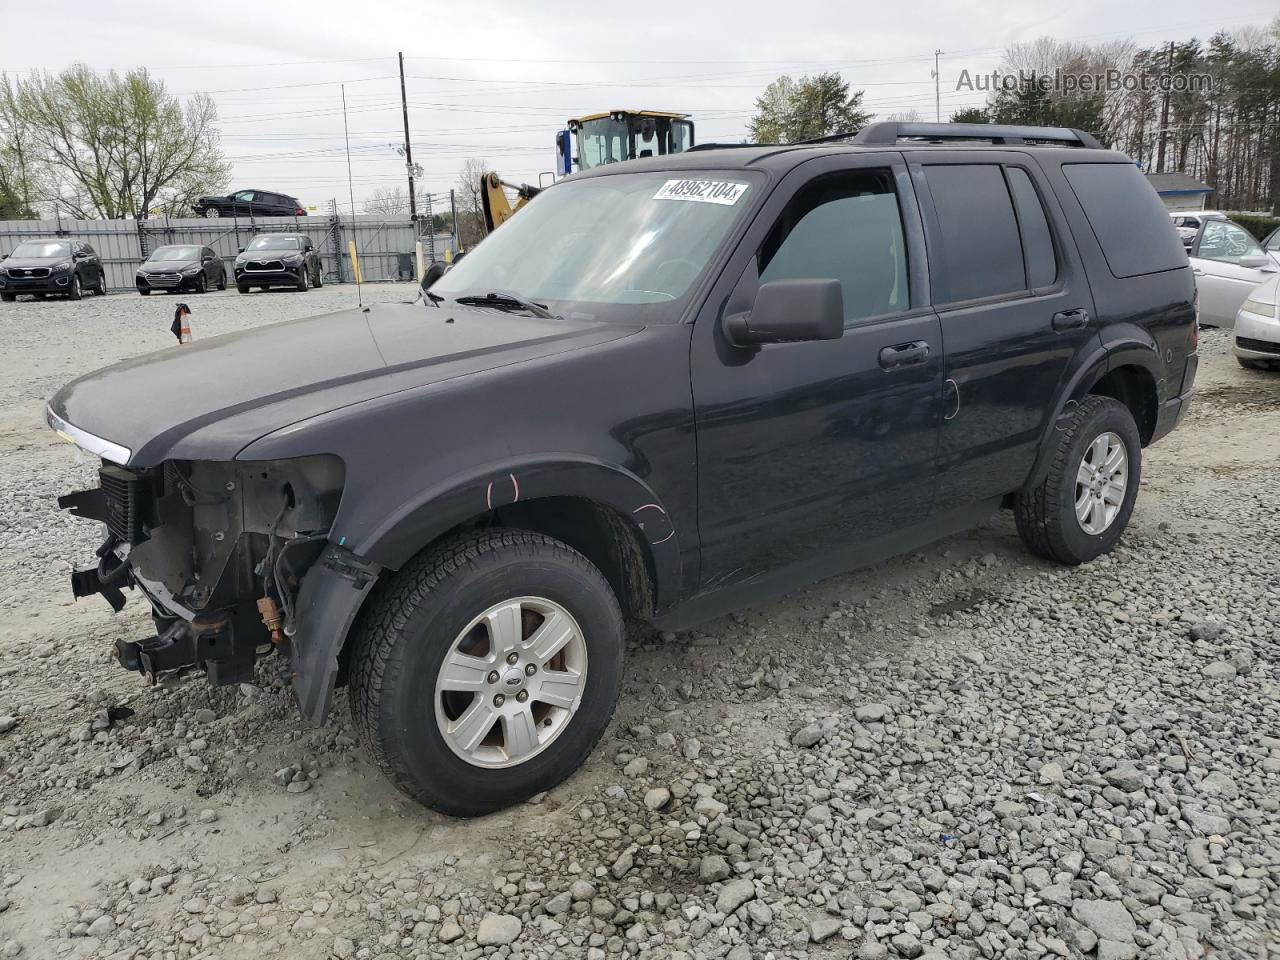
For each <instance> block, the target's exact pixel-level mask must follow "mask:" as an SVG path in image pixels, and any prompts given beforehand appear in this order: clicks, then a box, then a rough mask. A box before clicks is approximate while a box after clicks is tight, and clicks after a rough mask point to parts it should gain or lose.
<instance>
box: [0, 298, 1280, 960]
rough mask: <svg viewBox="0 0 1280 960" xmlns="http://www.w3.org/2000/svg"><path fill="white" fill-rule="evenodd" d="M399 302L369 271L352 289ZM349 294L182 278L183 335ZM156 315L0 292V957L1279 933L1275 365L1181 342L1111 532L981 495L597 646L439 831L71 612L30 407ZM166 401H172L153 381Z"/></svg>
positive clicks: (1021, 950) (1217, 953)
mask: <svg viewBox="0 0 1280 960" xmlns="http://www.w3.org/2000/svg"><path fill="white" fill-rule="evenodd" d="M407 290H408V288H406V287H403V286H400V287H396V286H370V287H366V289H365V296H366V298H367V299H379V300H384V299H391V300H395V299H405V298H406V297H407V296H408V293H407V292H406V291H407ZM353 298H354V291H352V290H351V289H349V288H336V287H325V288H324V289H323V290H320V291H313V292H311V293H307V294H294V293H280V294H269V295H254V296H250V297H240V296H238V295H236V294H235V293H229V294H209V295H206V296H204V297H199V298H197V297H191V298H189V302H191V305H192V306H193V308H194V311H195V312H194V314H193V316H192V321H193V325H194V328H195V333H196V336H197V337H198V338H199V337H204V336H208V335H212V334H213V333H217V332H223V331H227V330H233V329H239V328H242V327H245V326H250V325H254V324H260V323H267V322H272V321H275V320H279V319H285V318H288V317H295V316H300V315H304V314H306V313H313V312H319V311H321V310H323V309H328V308H339V307H342V306H346V305H348V304H350V303H351V302H352V300H353ZM171 314H172V300H171V299H169V298H156V297H152V298H150V299H147V300H143V299H142V298H139V297H129V296H116V297H108V298H105V299H90V300H86V301H82V302H81V303H78V304H72V303H55V302H52V301H51V302H46V303H18V304H6V305H4V306H3V307H0V331H2V332H3V337H4V341H5V351H4V354H3V357H0V370H2V371H3V376H2V377H0V391H3V394H2V397H3V400H4V401H6V402H4V403H3V404H0V443H3V447H4V457H3V460H0V502H3V505H4V506H3V510H0V544H2V545H3V549H2V550H0V582H2V583H3V584H4V587H3V591H2V592H0V610H3V613H4V614H5V616H4V618H3V622H2V624H0V958H2V957H16V956H22V957H80V956H86V957H89V956H93V957H112V958H122V960H141V958H148V960H150V958H156V960H178V958H184V960H185V958H204V957H219V958H227V960H231V958H251V957H253V958H256V957H262V956H281V957H307V958H310V957H316V958H326V957H331V956H333V957H338V958H342V960H346V958H349V957H357V958H382V960H397V958H398V960H410V958H419V957H455V956H462V957H479V956H496V957H513V958H514V957H526V958H533V957H556V958H561V957H564V958H573V957H590V958H605V957H615V956H616V957H624V956H634V957H642V958H664V960H665V958H689V957H707V958H711V957H728V958H731V960H747V958H755V957H761V958H770V957H773V958H783V957H795V958H799V957H810V958H834V957H842V958H843V957H859V958H878V957H906V958H914V957H919V956H925V957H933V958H940V957H948V958H950V957H956V958H976V957H1008V958H1034V957H1051V956H1063V957H1077V956H1088V957H1097V958H1099V960H1119V958H1132V957H1143V958H1147V957H1174V958H1193V957H1205V956H1212V957H1249V958H1257V957H1270V958H1277V957H1280V703H1278V700H1277V693H1278V691H1280V687H1278V680H1280V666H1278V656H1280V654H1278V650H1280V648H1278V646H1277V641H1278V640H1280V613H1278V612H1277V611H1280V562H1278V561H1277V541H1278V539H1280V528H1278V527H1277V523H1276V517H1277V516H1278V515H1280V467H1278V466H1277V463H1278V462H1280V461H1278V460H1277V455H1278V454H1280V374H1262V373H1254V372H1249V371H1243V370H1241V369H1239V368H1238V367H1237V366H1236V364H1235V363H1234V361H1233V360H1232V359H1231V357H1230V355H1229V353H1228V345H1229V339H1228V336H1227V335H1226V334H1225V333H1222V332H1219V331H1205V333H1204V334H1203V336H1202V340H1201V352H1202V355H1203V360H1202V367H1201V375H1200V383H1199V386H1200V387H1201V393H1200V397H1199V399H1198V401H1197V403H1196V405H1195V406H1194V408H1193V410H1192V413H1191V414H1190V416H1189V418H1188V420H1187V421H1186V422H1185V423H1184V425H1183V426H1182V427H1181V428H1180V429H1179V430H1178V431H1176V432H1175V433H1174V434H1173V435H1172V436H1171V437H1170V438H1168V439H1167V440H1165V441H1163V442H1162V443H1161V444H1159V445H1157V446H1156V447H1155V448H1153V449H1152V450H1150V451H1149V452H1148V454H1147V458H1146V465H1145V469H1144V480H1143V486H1144V489H1143V492H1142V496H1141V497H1140V499H1139V501H1138V507H1137V510H1136V512H1135V514H1134V521H1133V524H1132V526H1131V527H1130V531H1129V533H1128V534H1127V536H1126V537H1125V539H1124V541H1123V543H1122V545H1121V547H1120V548H1119V549H1118V550H1117V551H1116V552H1115V553H1114V554H1112V555H1111V556H1109V557H1105V558H1103V559H1101V560H1099V561H1096V562H1095V563H1092V564H1090V565H1088V566H1085V567H1081V568H1077V569H1072V570H1067V569H1063V568H1060V567H1054V566H1051V565H1048V564H1045V563H1041V562H1039V561H1035V560H1032V559H1030V558H1029V557H1028V556H1027V554H1026V553H1025V552H1024V551H1023V550H1022V548H1021V547H1020V545H1019V543H1018V540H1017V537H1016V535H1015V533H1014V531H1013V526H1012V523H1011V522H1010V521H1009V519H1008V518H1001V519H999V520H998V521H996V522H994V523H992V524H990V525H988V526H986V527H984V528H982V529H979V530H976V531H973V532H971V533H969V534H966V535H964V536H961V537H957V538H953V539H951V540H949V541H946V542H943V543H941V544H938V545H935V546H933V547H930V548H928V549H926V550H923V551H921V552H918V553H916V554H913V555H910V556H907V557H903V558H900V559H898V560H896V561H894V562H892V563H888V564H885V565H884V566H882V567H879V568H877V569H875V570H872V571H868V572H864V573H861V574H858V575H856V576H848V577H842V578H837V579H834V580H830V581H827V582H825V583H823V584H821V585H819V586H817V587H814V588H812V589H810V590H808V591H805V592H803V593H800V594H797V595H795V596H792V597H790V598H788V599H786V600H784V601H781V602H778V603H774V604H771V605H768V606H766V607H763V608H760V609H758V610H755V611H752V612H750V613H747V614H744V615H739V616H736V617H732V618H727V619H725V620H723V621H721V622H718V623H716V624H713V625H710V626H709V627H707V628H706V629H704V630H701V631H698V632H694V633H690V634H682V635H679V636H676V637H671V636H661V637H660V636H656V635H654V634H653V633H652V631H651V630H649V629H648V628H645V627H640V626H637V627H634V628H633V629H632V630H631V631H630V637H629V649H628V658H629V661H628V667H627V680H626V684H625V687H624V691H623V698H622V703H621V705H620V707H619V711H618V715H617V718H616V720H615V722H614V724H613V726H612V727H611V728H610V730H609V732H608V733H607V734H606V735H605V738H604V740H603V741H602V742H601V745H600V747H599V748H598V749H597V750H596V752H595V753H594V755H593V756H592V758H591V759H590V760H589V762H588V764H587V765H586V767H585V768H584V769H583V770H582V771H581V772H580V773H579V774H577V775H576V776H574V777H573V778H572V779H570V780H569V781H568V782H567V783H565V784H563V785H562V786H560V787H558V788H557V789H556V790H554V791H552V792H551V793H550V794H548V795H546V796H545V797H542V798H538V800H537V801H535V802H532V803H529V804H526V805H524V806H522V807H519V808H516V809H513V810H510V811H507V812H504V813H501V814H497V815H494V816H490V817H487V818H484V819H482V820H475V821H467V822H464V821H455V820H448V819H446V818H443V817H440V816H438V815H435V814H432V813H429V812H426V811H423V810H422V809H420V808H418V807H416V806H415V805H413V804H412V803H410V802H409V801H407V800H405V799H403V798H402V797H400V796H399V795H398V794H396V793H395V792H394V790H392V789H391V788H390V787H389V786H388V785H387V784H386V782H385V781H384V780H383V779H382V778H381V777H380V776H379V774H378V773H377V771H376V770H375V769H374V768H373V767H372V766H371V765H370V764H369V762H368V761H367V759H366V758H365V757H364V755H363V754H362V752H361V750H360V749H359V748H358V746H357V745H356V742H355V736H354V734H353V731H352V729H351V727H350V724H349V723H348V722H347V721H346V711H345V704H344V703H339V710H338V714H337V719H336V722H334V723H331V724H330V725H329V726H328V727H326V728H324V729H322V730H311V729H308V728H306V727H304V726H303V725H302V724H301V723H300V722H299V721H298V719H297V718H296V716H295V714H294V712H293V707H292V704H291V702H290V700H289V698H288V695H287V693H286V692H285V690H284V689H283V688H282V687H281V685H280V683H279V681H278V679H276V678H275V677H274V676H273V673H272V670H271V669H270V667H271V665H265V666H264V668H263V669H262V670H261V671H260V673H259V677H258V683H256V684H254V685H244V686H241V687H238V688H232V689H224V690H211V689H209V688H208V687H207V686H206V685H205V684H204V683H203V681H200V680H194V681H186V680H183V681H173V682H169V683H162V684H161V685H159V686H158V687H154V688H152V687H148V686H145V685H144V684H143V683H142V682H140V681H139V680H138V679H137V678H136V677H134V676H131V675H127V674H125V673H123V672H122V671H120V670H119V669H118V668H117V667H116V666H115V665H114V662H113V661H112V659H111V656H110V645H111V641H112V640H113V639H115V638H116V637H118V636H137V635H140V634H142V633H143V632H145V630H146V622H145V617H144V612H143V611H142V610H141V609H140V608H139V605H138V604H137V603H136V602H133V603H131V604H130V605H129V606H128V607H126V609H125V611H124V612H123V613H122V614H120V615H119V616H115V617H113V616H111V615H110V612H109V610H108V609H107V607H106V605H105V604H102V603H98V602H84V603H80V604H75V603H73V602H72V601H71V599H70V596H69V592H68V591H67V589H66V583H65V577H66V573H67V571H68V570H69V569H70V568H71V566H72V564H73V563H75V562H78V561H82V560H83V559H84V558H85V557H86V556H88V551H90V550H91V549H92V547H93V546H94V544H95V535H96V530H94V529H93V525H91V524H84V523H81V522H77V521H72V520H69V519H66V518H63V517H60V516H59V515H58V513H57V511H56V509H55V507H54V504H53V498H54V497H55V496H56V495H57V494H59V493H61V492H65V491H67V490H70V489H73V488H75V487H76V486H77V484H83V483H85V482H89V481H87V480H86V478H89V477H91V474H92V465H91V464H88V463H77V462H76V460H75V455H74V451H73V450H72V449H71V448H69V447H66V446H65V445H63V444H61V443H59V442H58V441H56V439H55V438H53V436H52V434H50V433H49V432H48V430H46V429H45V428H44V427H43V425H42V423H41V418H40V411H41V403H42V400H43V398H44V397H46V396H47V395H48V394H50V393H51V392H52V391H53V390H54V389H56V387H57V386H58V385H60V384H61V383H62V382H64V381H65V380H67V379H69V378H70V377H72V376H73V375H75V374H77V373H80V372H83V371H86V370H89V369H91V368H93V367H95V366H98V365H99V364H101V363H103V362H107V361H109V360H113V359H115V358H118V357H124V356H130V355H134V354H137V353H141V352H143V351H146V350H150V349H154V348H159V347H164V346H166V345H167V342H168V341H167V339H166V338H167V337H168V336H169V335H168V332H167V327H168V323H169V319H170V317H171ZM174 402H181V398H174Z"/></svg>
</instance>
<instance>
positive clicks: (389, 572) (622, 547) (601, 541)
mask: <svg viewBox="0 0 1280 960" xmlns="http://www.w3.org/2000/svg"><path fill="white" fill-rule="evenodd" d="M477 527H511V528H518V529H526V530H532V531H534V532H537V533H543V534H545V535H547V536H550V537H554V538H556V539H558V540H561V541H563V542H565V543H566V544H568V545H569V546H571V547H573V548H574V549H576V550H578V552H580V553H582V554H583V555H584V556H585V557H586V558H587V559H588V560H590V561H591V562H592V563H593V564H595V565H596V566H597V567H598V568H599V569H600V571H601V572H602V573H603V574H604V576H605V579H606V580H608V582H609V585H610V586H611V587H612V588H613V590H614V593H615V595H616V596H617V598H618V602H619V605H620V606H621V607H622V609H623V612H624V614H626V615H628V616H632V617H635V618H637V619H648V618H650V617H652V616H653V615H654V614H655V613H656V612H657V611H658V610H660V609H662V608H663V607H664V606H666V605H669V604H670V603H672V602H674V600H675V599H676V597H677V596H678V593H677V591H678V589H679V584H680V582H681V580H680V577H681V561H680V552H679V537H678V536H677V534H676V531H675V529H674V527H673V525H672V523H671V520H670V517H669V515H668V514H667V511H666V509H665V507H663V505H662V503H661V502H660V500H659V499H658V498H657V496H656V495H655V494H654V493H653V491H652V489H651V488H650V487H649V486H648V485H647V484H645V483H644V482H643V481H642V480H640V479H639V478H638V477H636V476H635V475H634V474H632V473H631V472H629V471H626V470H624V469H622V468H619V467H615V466H610V465H606V464H604V463H601V462H598V461H588V460H583V459H577V460H569V461H558V462H554V463H551V462H543V463H538V464H529V463H524V464H518V465H517V464H512V465H503V466H501V467H497V468H490V469H487V470H484V471H481V472H479V473H477V474H476V475H474V476H472V477H471V478H469V479H468V480H466V481H464V482H461V483H458V484H456V485H454V486H452V487H451V488H450V489H448V490H447V491H437V492H432V493H428V494H425V495H423V496H422V497H421V498H418V499H416V500H415V501H413V502H412V503H410V504H406V505H404V506H403V507H402V508H401V509H400V510H398V511H396V512H395V513H394V514H393V515H392V516H390V517H389V518H388V519H387V520H386V521H385V522H384V523H383V525H382V526H380V527H379V528H378V529H376V530H373V531H370V532H369V534H368V535H367V536H365V537H362V538H359V539H358V540H356V542H342V541H351V540H355V539H356V538H352V537H349V536H348V537H343V538H341V541H340V542H339V543H337V544H331V546H330V547H329V549H328V550H327V551H326V554H325V555H324V556H322V558H321V560H320V561H317V563H316V564H315V565H314V566H313V568H312V569H311V570H309V571H308V572H307V574H306V575H305V576H304V577H303V581H302V589H301V593H300V596H299V616H298V629H297V634H298V638H299V641H298V643H296V644H295V649H294V651H293V653H292V657H291V660H292V664H291V665H292V674H293V685H294V691H295V695H296V697H297V699H298V702H299V706H300V707H301V708H302V712H303V714H304V716H305V717H307V719H308V720H310V721H311V722H312V723H317V724H318V723H321V722H322V721H323V720H324V717H325V715H326V714H327V713H328V710H329V706H330V702H331V700H332V694H333V689H334V687H335V686H336V685H340V684H341V682H342V680H343V679H344V678H345V675H346V660H347V656H348V654H349V644H348V643H347V640H348V638H349V636H350V635H351V633H352V631H353V628H354V626H355V625H356V623H357V621H358V619H359V616H360V613H361V611H362V610H363V609H365V608H367V606H368V604H369V600H370V597H371V596H373V595H374V594H375V593H376V591H377V590H378V589H379V588H380V586H381V585H382V584H385V583H386V582H388V581H389V579H390V577H391V576H394V573H395V571H397V570H399V569H400V568H401V567H402V566H403V565H404V564H405V563H407V562H408V561H409V560H410V559H412V558H413V557H414V556H416V555H418V554H419V553H421V552H422V551H424V550H428V549H430V548H431V547H433V546H434V545H435V544H437V543H440V542H441V541H442V540H444V539H446V538H448V537H450V536H453V535H454V534H456V533H458V532H460V531H462V530H467V529H471V528H477ZM353 568H354V569H353ZM353 587H354V589H352V588H353Z"/></svg>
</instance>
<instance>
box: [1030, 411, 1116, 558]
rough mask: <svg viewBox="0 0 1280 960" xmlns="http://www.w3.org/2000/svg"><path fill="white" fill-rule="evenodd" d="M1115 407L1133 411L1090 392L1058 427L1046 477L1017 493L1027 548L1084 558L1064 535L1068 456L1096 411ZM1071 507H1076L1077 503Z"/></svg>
mask: <svg viewBox="0 0 1280 960" xmlns="http://www.w3.org/2000/svg"><path fill="white" fill-rule="evenodd" d="M1112 408H1119V409H1121V410H1123V411H1124V412H1125V413H1126V414H1128V413H1129V408H1128V407H1126V406H1125V405H1124V404H1122V403H1120V401H1118V400H1113V399H1112V398H1110V397H1102V396H1097V395H1094V394H1090V395H1089V396H1086V397H1084V398H1083V399H1082V400H1080V401H1079V402H1078V403H1077V404H1076V409H1075V412H1074V413H1073V414H1072V416H1071V419H1070V420H1069V421H1067V423H1066V424H1064V425H1060V426H1059V427H1058V428H1057V430H1056V431H1055V433H1056V435H1057V443H1056V446H1055V447H1054V450H1053V458H1052V459H1051V460H1050V461H1049V469H1048V470H1047V471H1046V472H1045V476H1044V479H1043V480H1042V481H1041V482H1040V483H1039V484H1038V485H1037V486H1035V487H1033V488H1032V489H1031V490H1029V491H1026V492H1023V493H1019V494H1018V495H1017V496H1015V497H1014V499H1013V517H1014V522H1015V524H1016V525H1017V528H1018V535H1019V536H1020V537H1021V538H1022V542H1023V543H1024V544H1026V547H1027V549H1028V550H1030V551H1031V552H1032V553H1034V554H1035V555H1036V556H1038V557H1043V558H1044V559H1046V560H1053V561H1055V562H1057V563H1063V564H1068V565H1071V566H1074V565H1076V564H1079V563H1080V562H1081V560H1080V558H1079V557H1078V556H1076V554H1075V553H1074V552H1073V551H1072V550H1071V549H1070V547H1069V546H1068V544H1067V542H1066V540H1065V538H1064V537H1063V536H1062V525H1061V524H1062V520H1061V518H1062V517H1063V515H1064V514H1063V512H1062V511H1063V503H1062V497H1061V494H1060V491H1061V489H1062V479H1063V475H1064V474H1065V473H1066V472H1067V471H1068V470H1069V469H1071V466H1070V464H1068V462H1067V457H1068V454H1069V453H1070V452H1071V449H1072V446H1073V443H1074V441H1075V439H1076V436H1077V435H1078V434H1079V433H1080V431H1081V430H1082V429H1083V428H1084V427H1085V426H1086V425H1087V424H1088V423H1089V422H1090V421H1091V420H1093V418H1094V415H1095V414H1100V413H1102V412H1103V411H1105V410H1108V409H1112ZM1071 509H1072V510H1074V509H1075V506H1074V504H1072V505H1071Z"/></svg>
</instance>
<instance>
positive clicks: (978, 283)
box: [924, 163, 1043, 303]
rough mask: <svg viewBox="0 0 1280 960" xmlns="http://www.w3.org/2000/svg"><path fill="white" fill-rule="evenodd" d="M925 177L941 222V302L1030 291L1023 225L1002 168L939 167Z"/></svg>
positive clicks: (934, 256) (935, 256) (936, 242)
mask: <svg viewBox="0 0 1280 960" xmlns="http://www.w3.org/2000/svg"><path fill="white" fill-rule="evenodd" d="M924 173H925V180H926V181H928V184H929V193H930V194H932V196H933V210H934V214H935V216H936V219H937V228H936V235H935V236H934V237H933V238H932V242H931V244H930V251H931V252H930V260H931V261H934V260H936V261H938V263H939V265H940V268H941V269H940V270H939V279H940V281H941V282H940V283H938V284H937V285H936V286H938V287H940V289H939V290H937V291H936V293H937V294H940V296H938V297H937V299H938V300H939V302H944V303H953V302H957V301H962V300H978V299H982V298H985V297H994V296H1000V295H1005V294H1012V293H1018V292H1020V291H1024V290H1026V289H1027V277H1026V269H1025V264H1024V262H1023V259H1022V241H1021V238H1020V235H1019V233H1018V221H1017V218H1016V217H1015V215H1014V212H1013V201H1012V200H1011V199H1010V197H1009V188H1008V187H1007V186H1005V179H1004V173H1003V172H1002V170H1001V167H1000V165H999V164H995V163H969V164H934V165H927V166H925V167H924ZM1041 215H1042V216H1043V214H1041Z"/></svg>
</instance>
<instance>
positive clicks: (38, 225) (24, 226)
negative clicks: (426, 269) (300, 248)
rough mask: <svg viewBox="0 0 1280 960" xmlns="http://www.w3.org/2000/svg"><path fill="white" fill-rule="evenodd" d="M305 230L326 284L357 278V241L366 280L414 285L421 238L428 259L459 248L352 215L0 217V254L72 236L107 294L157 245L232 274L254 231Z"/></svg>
mask: <svg viewBox="0 0 1280 960" xmlns="http://www.w3.org/2000/svg"><path fill="white" fill-rule="evenodd" d="M260 233H302V234H306V235H307V236H308V237H310V238H311V242H312V244H313V245H314V246H315V247H316V249H317V250H319V251H320V256H321V260H322V262H323V264H324V279H325V283H347V282H351V281H354V279H355V274H354V272H353V271H352V269H351V256H350V253H349V252H348V244H349V243H350V242H351V241H353V240H354V241H355V245H356V253H357V255H358V256H359V257H360V270H361V276H362V277H363V279H364V280H365V281H377V280H412V279H414V275H415V272H416V265H415V261H414V251H415V245H416V244H417V242H418V241H419V240H421V241H422V245H423V248H424V252H425V254H426V256H427V258H428V259H430V258H431V257H432V256H433V255H434V257H436V258H443V257H444V255H445V251H446V250H452V249H454V240H453V237H452V236H450V235H448V234H436V235H435V236H431V235H430V234H422V235H420V234H419V233H418V230H417V228H416V226H415V224H414V223H413V222H412V221H410V220H409V219H407V218H405V219H401V220H388V219H385V218H382V217H377V216H371V215H360V216H357V217H355V218H354V219H353V218H351V217H334V216H328V217H325V216H318V217H254V218H249V217H242V218H234V217H219V218H217V219H206V218H198V217H193V218H189V219H187V218H183V219H169V218H165V217H161V218H157V219H154V220H61V219H59V220H0V255H3V254H7V253H10V252H11V251H12V250H13V248H14V247H16V246H17V245H18V244H19V243H21V242H22V241H24V240H31V239H35V238H48V237H74V238H75V239H77V240H84V241H85V242H86V243H88V244H89V245H90V246H91V247H93V248H94V250H96V251H97V253H98V256H99V257H100V258H101V260H102V266H103V270H104V271H105V273H106V278H107V289H108V290H132V289H134V282H133V275H134V271H135V270H136V269H137V268H138V265H139V264H140V263H142V261H143V260H145V259H146V258H147V255H148V254H149V253H150V252H151V251H152V250H154V249H156V248H157V247H162V246H165V245H167V244H171V243H190V244H199V245H200V246H204V247H210V248H212V250H213V252H214V253H216V254H218V256H220V257H221V258H222V260H223V263H225V264H226V267H227V276H228V277H230V276H231V275H232V266H233V264H234V261H235V258H236V254H237V253H238V252H239V251H240V250H242V249H243V248H244V247H245V246H246V245H247V244H248V242H249V240H250V239H252V238H253V237H254V236H255V235H256V234H260Z"/></svg>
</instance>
